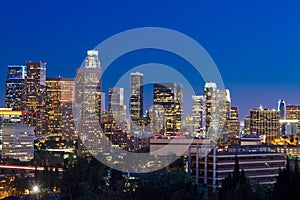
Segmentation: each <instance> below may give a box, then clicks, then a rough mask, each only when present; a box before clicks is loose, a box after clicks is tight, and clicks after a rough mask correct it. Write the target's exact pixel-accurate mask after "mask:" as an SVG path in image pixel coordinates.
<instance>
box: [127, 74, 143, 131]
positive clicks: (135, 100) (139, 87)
mask: <svg viewBox="0 0 300 200" xmlns="http://www.w3.org/2000/svg"><path fill="white" fill-rule="evenodd" d="M143 80H144V75H143V74H142V73H140V72H135V73H131V74H130V121H131V123H130V129H131V130H135V129H138V121H139V120H140V119H141V118H142V117H143V92H144V89H143V88H144V86H143V84H144V81H143Z"/></svg>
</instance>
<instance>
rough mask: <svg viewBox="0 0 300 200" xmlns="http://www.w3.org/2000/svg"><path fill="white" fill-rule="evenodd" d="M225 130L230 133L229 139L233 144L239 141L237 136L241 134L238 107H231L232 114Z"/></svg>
mask: <svg viewBox="0 0 300 200" xmlns="http://www.w3.org/2000/svg"><path fill="white" fill-rule="evenodd" d="M225 132H227V133H228V140H229V142H230V143H231V144H233V143H236V142H237V137H238V136H239V135H240V121H239V114H238V107H231V109H230V116H229V118H228V119H227V121H226V126H225Z"/></svg>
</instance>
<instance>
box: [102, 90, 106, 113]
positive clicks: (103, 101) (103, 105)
mask: <svg viewBox="0 0 300 200" xmlns="http://www.w3.org/2000/svg"><path fill="white" fill-rule="evenodd" d="M105 96H106V95H105V93H104V92H101V113H103V112H104V111H106V107H105Z"/></svg>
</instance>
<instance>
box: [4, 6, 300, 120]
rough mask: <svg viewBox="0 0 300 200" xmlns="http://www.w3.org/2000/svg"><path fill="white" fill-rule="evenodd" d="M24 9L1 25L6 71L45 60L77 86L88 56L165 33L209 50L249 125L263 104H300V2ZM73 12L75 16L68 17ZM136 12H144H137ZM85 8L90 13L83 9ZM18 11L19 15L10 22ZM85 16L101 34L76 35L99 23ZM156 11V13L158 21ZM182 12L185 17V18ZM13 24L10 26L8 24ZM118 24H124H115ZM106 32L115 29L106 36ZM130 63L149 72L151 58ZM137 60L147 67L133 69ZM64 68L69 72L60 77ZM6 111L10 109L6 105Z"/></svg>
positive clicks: (9, 8) (163, 59)
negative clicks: (123, 38)
mask: <svg viewBox="0 0 300 200" xmlns="http://www.w3.org/2000/svg"><path fill="white" fill-rule="evenodd" d="M20 4H21V5H20V6H19V7H18V8H15V7H14V5H13V4H12V3H11V2H6V3H5V4H4V6H3V7H2V8H3V10H2V12H1V14H0V15H1V17H2V18H3V19H4V20H2V21H1V25H2V27H5V28H4V31H3V32H2V33H1V36H2V37H0V40H1V44H2V46H1V48H2V59H1V61H0V66H1V67H5V68H6V66H7V65H11V64H23V63H25V62H26V61H30V60H37V61H38V60H41V61H45V62H47V63H48V65H47V66H48V74H49V77H57V76H58V75H61V76H62V77H72V78H74V77H75V71H74V70H75V69H76V68H78V67H79V66H80V64H81V62H82V61H83V60H84V58H85V51H86V50H87V49H92V48H93V47H94V46H96V45H97V44H98V43H99V42H101V41H103V40H104V39H106V38H107V37H109V36H111V35H113V34H115V33H117V32H120V31H124V30H127V29H131V28H135V27H140V26H162V27H166V28H172V29H174V30H178V31H181V32H183V33H185V34H187V35H189V36H191V37H193V38H194V39H195V40H197V41H198V42H199V43H200V44H202V45H203V46H204V48H206V49H207V51H208V53H209V54H210V55H211V57H212V58H213V60H214V61H215V62H216V64H217V66H218V67H219V70H220V72H221V75H222V77H223V80H224V83H225V86H226V87H227V88H230V90H231V92H232V99H233V102H232V103H233V104H234V105H236V106H238V107H240V116H241V117H245V115H247V114H249V113H248V110H249V109H251V108H257V107H258V106H259V105H260V104H262V105H264V107H268V108H276V102H277V101H278V99H284V100H285V102H286V103H287V104H299V102H300V95H298V94H295V93H294V92H293V91H295V90H296V89H297V88H298V87H299V86H300V83H299V81H298V78H297V73H295V72H298V66H299V65H300V61H299V59H298V58H299V53H298V52H300V50H299V47H300V45H299V40H297V36H298V35H299V34H300V28H299V27H300V26H298V25H297V24H298V22H297V20H296V19H298V18H299V13H298V12H297V8H299V3H298V2H294V1H293V2H289V3H279V2H272V4H269V3H268V2H260V3H259V5H260V6H255V5H256V4H255V3H253V4H243V3H241V2H238V1H236V2H235V3H234V5H235V6H232V7H231V6H229V5H227V3H226V2H219V3H218V4H215V3H212V2H192V3H190V4H183V3H179V2H173V3H172V4H169V3H167V2H159V4H157V3H155V2H154V3H153V2H152V3H151V4H147V3H141V2H134V1H133V2H131V3H129V5H127V4H126V7H127V8H128V10H124V9H122V6H125V5H124V3H120V4H117V5H112V3H110V2H105V3H104V2H102V3H99V2H94V4H86V5H79V4H77V3H76V2H71V3H70V2H68V1H65V2H61V3H60V4H59V5H57V4H56V3H43V4H42V3H36V4H29V3H27V2H20ZM69 4H71V5H72V6H73V8H72V9H71V10H68V9H67V10H66V6H67V5H69ZM102 4H104V5H102ZM92 5H93V6H92ZM130 5H131V6H130ZM134 5H136V6H138V7H139V6H140V7H139V8H138V9H137V8H136V6H134ZM147 5H149V6H147ZM41 6H42V7H47V8H48V9H47V10H43V9H41V10H40V11H39V12H40V15H39V18H36V17H34V16H35V15H28V14H26V13H24V12H25V10H26V8H28V9H35V10H39V9H37V8H39V7H41ZM82 6H83V7H84V8H85V9H82ZM103 6H105V7H106V8H107V9H105V10H102V11H101V12H100V11H99V9H100V8H101V7H103ZM4 8H5V9H4ZM98 8H99V9H98ZM113 8H114V9H113ZM206 8H207V9H206ZM12 10H13V13H14V15H11V14H10V13H12V12H11V11H12ZM42 10H43V11H42ZM82 10H89V11H91V13H94V14H93V15H92V16H93V19H94V20H95V21H97V22H99V26H93V31H87V32H82V31H78V33H77V31H73V30H74V29H76V26H77V27H81V25H80V24H87V25H90V24H91V23H92V21H93V20H90V19H91V18H90V17H88V15H85V12H82ZM152 10H155V11H156V12H154V13H156V14H155V15H154V14H153V12H152ZM208 10H212V11H213V12H209V11H208ZM54 11H55V12H56V13H59V14H61V16H66V15H68V17H67V16H66V17H65V18H64V17H63V18H62V21H61V20H54V19H55V18H56V16H53V15H52V14H51V13H52V12H54ZM187 11H189V12H187ZM190 11H192V12H190ZM166 12H169V13H170V15H168V16H170V17H171V16H172V17H174V20H172V21H177V22H178V23H172V22H171V21H170V20H169V17H165V13H166ZM179 12H180V13H182V14H180V15H179V16H177V13H179ZM75 13H76V15H75ZM78 13H79V14H78ZM131 13H135V14H131ZM212 13H216V15H213V14H212ZM228 13H230V15H229V14H228ZM253 13H255V15H253ZM277 13H283V14H282V15H278V14H277ZM136 14H139V16H140V17H139V19H138V20H137V19H136V18H135V15H136ZM124 16H126V17H124ZM8 17H9V20H5V19H8ZM101 19H105V20H101ZM189 19H194V20H189ZM99 20H101V21H99ZM57 21H60V23H58V22H57ZM115 21H118V23H114V22H115ZM8 22H9V23H8ZM29 22H30V23H29ZM48 22H50V23H48ZM185 22H188V23H185ZM43 23H47V26H43V25H42V24H43ZM111 24H115V25H114V26H112V25H111ZM212 24H213V25H212ZM103 26H104V27H107V28H105V29H102V28H100V27H103ZM35 27H36V29H39V31H33V32H31V31H30V30H35ZM58 30H59V31H58ZM29 33H30V34H29ZM39 33H42V34H39ZM70 36H71V37H70ZM75 41H76V42H75ZM58 46H59V48H57V47H58ZM152 54H154V55H155V53H153V52H152V53H150V55H152ZM127 56H128V58H127V59H126V58H124V59H125V60H124V59H123V62H125V65H124V63H123V64H121V63H120V62H119V64H118V67H126V66H127V67H130V66H134V65H135V63H137V64H141V63H142V62H144V61H147V56H144V57H141V56H139V53H138V52H136V53H134V54H132V55H127ZM148 56H149V54H148ZM137 57H139V61H140V62H139V63H138V61H132V60H133V59H136V58H137ZM159 58H160V59H158V61H161V62H163V63H166V64H169V65H170V66H172V65H176V63H174V62H172V57H171V58H170V57H168V56H161V57H159ZM181 64H184V63H181ZM184 65H186V64H184ZM61 68H64V69H65V70H64V71H61V72H59V73H58V70H59V69H61ZM245 72H246V73H245ZM0 82H1V87H0V96H1V97H4V85H3V83H4V82H5V78H4V77H0ZM192 84H194V83H192ZM198 84H199V83H198ZM203 85H204V82H202V83H200V84H199V91H201V90H200V89H201V88H203V87H202V86H203ZM104 87H105V86H104ZM266 91H267V92H266ZM197 95H200V94H197ZM257 97H258V98H257ZM1 99H3V98H1ZM245 99H246V100H245ZM0 103H1V105H2V106H4V102H0ZM190 114H191V112H190Z"/></svg>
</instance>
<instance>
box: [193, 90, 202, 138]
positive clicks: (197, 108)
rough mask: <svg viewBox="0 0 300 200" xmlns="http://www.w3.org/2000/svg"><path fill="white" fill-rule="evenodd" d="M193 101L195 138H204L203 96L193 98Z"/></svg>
mask: <svg viewBox="0 0 300 200" xmlns="http://www.w3.org/2000/svg"><path fill="white" fill-rule="evenodd" d="M192 100H193V111H192V112H193V124H194V129H193V134H192V135H193V136H201V137H202V136H203V119H204V118H203V114H204V111H203V96H202V95H201V96H195V95H193V96H192Z"/></svg>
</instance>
